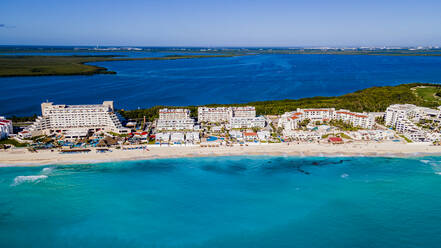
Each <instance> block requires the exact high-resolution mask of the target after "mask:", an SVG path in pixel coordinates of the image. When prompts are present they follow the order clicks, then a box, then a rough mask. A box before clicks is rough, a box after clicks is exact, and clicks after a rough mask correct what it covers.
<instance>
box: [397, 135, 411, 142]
mask: <svg viewBox="0 0 441 248" xmlns="http://www.w3.org/2000/svg"><path fill="white" fill-rule="evenodd" d="M400 137H401V138H403V139H404V140H405V141H406V142H407V143H412V140H410V139H409V138H407V137H406V136H404V135H400Z"/></svg>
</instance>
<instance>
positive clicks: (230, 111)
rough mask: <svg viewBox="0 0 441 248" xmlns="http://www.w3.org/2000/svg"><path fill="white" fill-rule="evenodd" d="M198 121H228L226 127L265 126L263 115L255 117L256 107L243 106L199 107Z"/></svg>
mask: <svg viewBox="0 0 441 248" xmlns="http://www.w3.org/2000/svg"><path fill="white" fill-rule="evenodd" d="M198 121H199V122H211V123H216V122H228V125H227V128H229V129H231V128H253V127H260V128H263V127H265V124H266V121H265V118H264V117H263V116H259V117H256V108H255V107H252V106H245V107H217V108H209V107H199V108H198Z"/></svg>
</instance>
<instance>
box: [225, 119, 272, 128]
mask: <svg viewBox="0 0 441 248" xmlns="http://www.w3.org/2000/svg"><path fill="white" fill-rule="evenodd" d="M265 125H266V120H265V117H263V116H258V117H232V118H231V119H230V123H229V124H228V125H227V128H229V129H235V128H253V127H257V128H264V127H265Z"/></svg>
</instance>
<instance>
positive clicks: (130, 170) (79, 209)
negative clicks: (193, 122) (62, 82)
mask: <svg viewBox="0 0 441 248" xmlns="http://www.w3.org/2000/svg"><path fill="white" fill-rule="evenodd" d="M440 243H441V157H425V158H406V159H404V158H362V157H354V158H351V157H341V158H337V157H336V158H323V157H322V158H321V157H310V158H301V157H266V156H258V157H216V158H181V159H158V160H149V161H131V162H118V163H105V164H84V165H75V166H67V165H58V166H57V165H54V166H45V167H37V168H12V167H11V168H0V247H8V248H10V247H307V248H311V247H312V248H314V247H388V248H394V247H399V248H403V247H404V248H405V247H418V248H420V247H439V246H440Z"/></svg>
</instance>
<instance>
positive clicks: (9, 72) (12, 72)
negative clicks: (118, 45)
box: [0, 55, 234, 77]
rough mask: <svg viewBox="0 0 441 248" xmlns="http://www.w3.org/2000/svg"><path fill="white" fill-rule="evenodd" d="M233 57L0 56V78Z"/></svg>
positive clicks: (103, 71)
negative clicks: (116, 63) (134, 63)
mask: <svg viewBox="0 0 441 248" xmlns="http://www.w3.org/2000/svg"><path fill="white" fill-rule="evenodd" d="M232 56H234V55H172V56H165V57H153V58H115V56H113V55H101V56H2V55H0V77H14V76H55V75H93V74H116V72H113V71H108V70H107V69H106V68H103V67H99V66H93V65H88V64H86V63H91V62H104V61H133V60H176V59H194V58H211V57H232Z"/></svg>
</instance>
